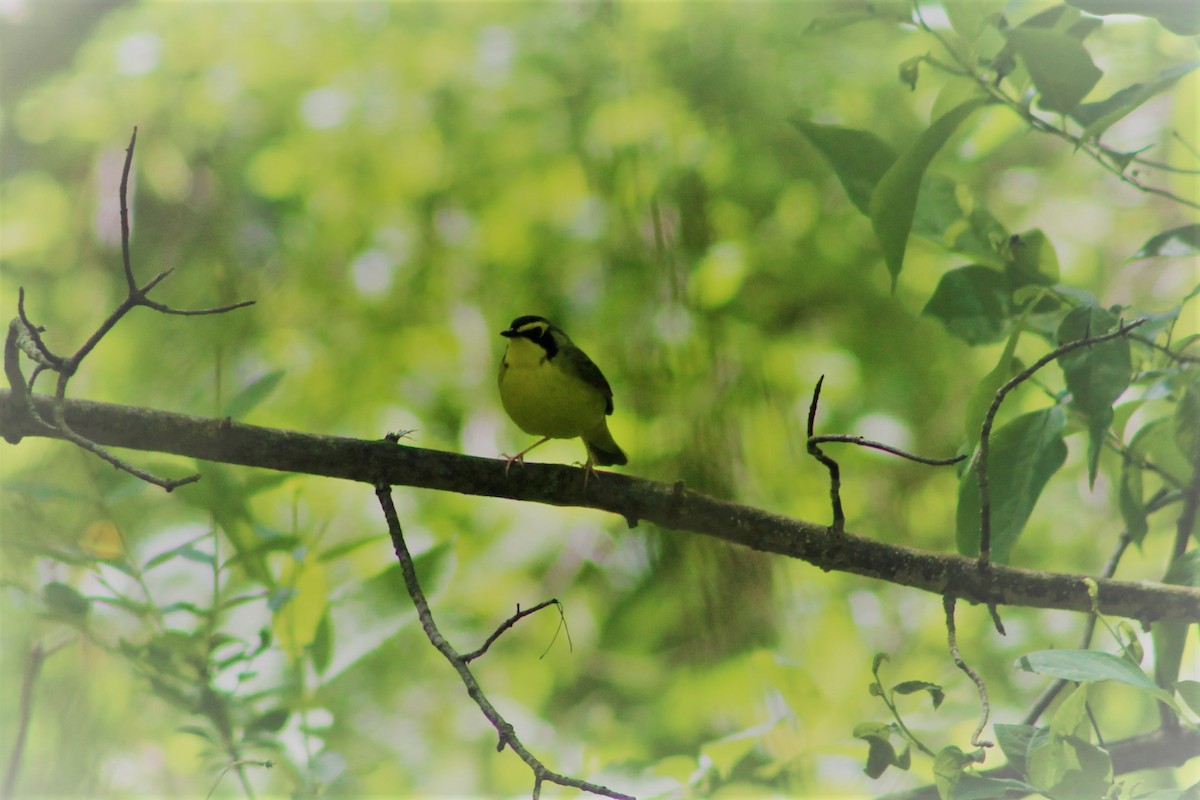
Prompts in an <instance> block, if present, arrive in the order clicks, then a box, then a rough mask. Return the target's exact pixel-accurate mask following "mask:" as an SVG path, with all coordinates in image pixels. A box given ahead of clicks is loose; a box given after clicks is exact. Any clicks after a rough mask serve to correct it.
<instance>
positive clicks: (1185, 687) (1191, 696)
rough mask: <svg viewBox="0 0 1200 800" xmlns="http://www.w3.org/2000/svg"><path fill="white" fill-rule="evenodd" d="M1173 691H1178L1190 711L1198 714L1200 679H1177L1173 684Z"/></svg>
mask: <svg viewBox="0 0 1200 800" xmlns="http://www.w3.org/2000/svg"><path fill="white" fill-rule="evenodd" d="M1175 691H1177V692H1179V696H1180V697H1182V698H1183V702H1185V703H1187V707H1188V708H1190V709H1191V710H1192V713H1193V714H1195V715H1197V716H1200V681H1179V682H1178V683H1176V684H1175Z"/></svg>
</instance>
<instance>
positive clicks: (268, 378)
mask: <svg viewBox="0 0 1200 800" xmlns="http://www.w3.org/2000/svg"><path fill="white" fill-rule="evenodd" d="M286 374H287V370H282V369H280V370H276V371H274V372H268V373H267V374H265V375H260V376H259V377H257V378H255V379H254V380H253V381H251V382H250V383H249V384H247V385H246V387H245V388H244V389H242V390H241V391H240V392H238V393H237V394H235V395H234V396H233V397H231V398H230V399H229V402H228V403H226V404H225V408H223V409H222V411H221V413H222V415H223V416H226V417H229V418H230V419H241V418H242V417H245V416H246V415H247V414H249V413H250V412H251V411H252V410H254V408H255V407H256V406H257V405H258V404H259V403H261V402H262V401H263V400H266V399H267V396H268V395H270V394H271V392H273V391H275V387H276V386H278V385H279V382H280V381H281V380H283V376H284V375H286Z"/></svg>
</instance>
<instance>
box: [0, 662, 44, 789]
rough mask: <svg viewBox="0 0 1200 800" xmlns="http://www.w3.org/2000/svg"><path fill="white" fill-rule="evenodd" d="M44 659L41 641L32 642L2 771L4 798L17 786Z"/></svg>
mask: <svg viewBox="0 0 1200 800" xmlns="http://www.w3.org/2000/svg"><path fill="white" fill-rule="evenodd" d="M45 660H46V651H45V649H44V648H43V647H42V643H41V642H34V644H33V647H31V648H29V655H28V656H27V657H26V659H25V675H24V677H23V678H22V679H21V706H20V710H19V711H18V719H17V733H16V738H15V739H14V740H13V745H12V750H11V751H10V752H9V754H8V768H7V769H6V770H5V773H4V788H3V789H2V790H0V797H2V798H4V800H9V798H12V797H14V796H15V794H14V793H15V791H16V788H17V775H18V774H19V773H20V771H21V758H22V756H23V755H24V753H25V741H26V740H27V738H28V736H29V720H30V719H31V718H32V715H33V689H34V686H35V684H37V679H38V675H39V674H40V673H41V671H42V664H43V663H44V662H45Z"/></svg>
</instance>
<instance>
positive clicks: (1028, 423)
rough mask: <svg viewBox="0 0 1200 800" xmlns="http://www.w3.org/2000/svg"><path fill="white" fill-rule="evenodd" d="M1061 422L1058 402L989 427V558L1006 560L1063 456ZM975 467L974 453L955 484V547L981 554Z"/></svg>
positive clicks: (977, 483) (976, 464) (1000, 560)
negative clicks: (956, 508)
mask: <svg viewBox="0 0 1200 800" xmlns="http://www.w3.org/2000/svg"><path fill="white" fill-rule="evenodd" d="M1065 424H1066V414H1065V413H1064V412H1063V410H1062V409H1061V408H1048V409H1044V410H1042V411H1034V412H1032V413H1030V414H1024V415H1022V416H1020V417H1017V418H1016V419H1014V420H1012V421H1011V422H1009V423H1008V424H1006V425H1003V426H1001V427H1000V428H999V429H998V430H996V431H994V432H993V433H992V437H991V450H990V457H989V465H988V484H989V491H990V497H991V530H992V538H991V558H992V560H993V561H995V562H996V563H998V564H1004V563H1007V562H1008V556H1009V553H1010V552H1011V550H1012V547H1013V545H1014V544H1015V543H1016V541H1017V538H1018V537H1019V536H1020V535H1021V531H1022V530H1024V529H1025V523H1026V522H1028V521H1029V515H1030V514H1031V513H1033V507H1034V505H1035V504H1036V503H1037V499H1038V496H1039V495H1040V494H1041V493H1042V489H1044V488H1045V486H1046V483H1047V481H1049V480H1050V477H1051V476H1052V475H1053V474H1054V473H1055V472H1057V471H1058V469H1059V467H1061V466H1062V465H1063V462H1064V461H1065V460H1066V458H1067V446H1066V445H1065V444H1063V440H1062V429H1063V427H1064V425H1065ZM978 467H979V461H978V458H975V459H973V460H972V462H971V466H970V468H969V469H968V470H967V471H966V472H965V473H964V474H963V476H962V478H961V480H960V483H959V490H958V512H957V519H956V523H957V542H958V552H959V553H961V554H963V555H966V556H975V555H978V554H979V521H980V499H979V475H978Z"/></svg>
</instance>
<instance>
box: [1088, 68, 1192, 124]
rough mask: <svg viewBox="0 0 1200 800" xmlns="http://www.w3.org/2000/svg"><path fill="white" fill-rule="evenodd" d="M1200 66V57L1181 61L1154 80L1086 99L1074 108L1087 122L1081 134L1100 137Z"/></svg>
mask: <svg viewBox="0 0 1200 800" xmlns="http://www.w3.org/2000/svg"><path fill="white" fill-rule="evenodd" d="M1198 66H1200V61H1189V62H1188V63H1186V64H1180V65H1178V66H1175V67H1172V68H1171V69H1168V70H1163V72H1162V73H1160V74H1159V76H1158V77H1157V78H1155V79H1154V80H1151V81H1147V82H1146V83H1135V84H1133V85H1132V86H1126V87H1125V88H1124V89H1121V90H1120V91H1118V92H1115V93H1114V94H1113V95H1112V96H1111V97H1109V98H1108V99H1107V100H1101V101H1099V102H1096V103H1083V104H1082V105H1080V106H1078V107H1076V109H1075V110H1074V111H1072V112H1071V117H1072V118H1073V119H1074V120H1075V121H1076V122H1078V123H1079V124H1080V125H1083V126H1084V130H1083V132H1082V133H1081V134H1079V138H1080V139H1081V140H1083V141H1085V142H1086V141H1088V140H1090V139H1099V138H1100V137H1101V136H1102V135H1103V134H1104V132H1105V131H1106V130H1108V129H1109V128H1110V127H1111V126H1112V125H1113V124H1114V123H1116V122H1117V121H1118V120H1120V119H1122V118H1123V117H1125V116H1126V115H1128V114H1129V113H1130V112H1132V111H1134V110H1136V109H1137V108H1138V107H1139V106H1141V105H1142V104H1143V103H1145V102H1146V101H1147V100H1149V99H1150V98H1152V97H1154V96H1155V95H1156V94H1158V93H1160V92H1162V91H1165V90H1166V89H1169V88H1170V87H1171V86H1172V84H1174V83H1175V82H1176V81H1178V80H1179V79H1180V78H1182V77H1183V76H1184V75H1186V74H1188V73H1189V72H1191V71H1192V70H1194V69H1195V68H1196V67H1198Z"/></svg>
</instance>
